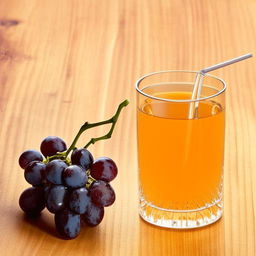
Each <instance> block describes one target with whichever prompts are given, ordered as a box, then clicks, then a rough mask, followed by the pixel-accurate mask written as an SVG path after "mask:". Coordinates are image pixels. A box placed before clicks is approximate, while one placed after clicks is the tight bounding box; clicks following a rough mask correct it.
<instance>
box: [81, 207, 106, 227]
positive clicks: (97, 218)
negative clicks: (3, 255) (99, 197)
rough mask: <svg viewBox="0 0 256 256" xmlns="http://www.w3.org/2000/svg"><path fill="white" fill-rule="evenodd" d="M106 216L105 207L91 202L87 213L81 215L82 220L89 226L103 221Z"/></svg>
mask: <svg viewBox="0 0 256 256" xmlns="http://www.w3.org/2000/svg"><path fill="white" fill-rule="evenodd" d="M103 217H104V207H102V206H97V205H95V204H94V203H92V202H91V203H90V204H89V205H88V207H87V211H86V213H85V214H82V215H81V220H82V221H84V222H85V223H86V224H87V225H88V226H91V227H94V226H97V225H99V224H100V223H101V221H102V219H103Z"/></svg>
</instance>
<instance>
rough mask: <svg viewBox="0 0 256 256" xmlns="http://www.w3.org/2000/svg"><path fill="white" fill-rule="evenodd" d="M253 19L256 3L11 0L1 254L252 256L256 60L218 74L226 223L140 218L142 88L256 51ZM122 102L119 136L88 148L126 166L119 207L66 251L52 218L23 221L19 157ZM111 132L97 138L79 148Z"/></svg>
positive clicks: (2, 36)
mask: <svg viewBox="0 0 256 256" xmlns="http://www.w3.org/2000/svg"><path fill="white" fill-rule="evenodd" d="M255 13H256V2H255V1H254V0H232V1H229V0H214V1H213V0H205V1H202V0H184V1H180V0H126V1H118V0H108V1H103V0H101V1H100V0H74V1H68V0H54V1H51V0H44V1H40V0H2V1H1V2H0V86H1V87H0V88H1V96H0V111H1V115H0V124H1V126H0V138H1V140H0V141H1V145H0V152H1V155H0V157H1V160H0V163H1V175H0V192H1V193H0V207H1V213H0V214H1V218H0V254H1V255H3V256H6V255H15V256H16V255H29V256H30V255H55V256H56V255H90V256H93V255H97V256H100V255H114V256H119V255H122V256H124V255H129V256H136V255H147V256H148V255H154V256H158V255H175V256H183V255H193V256H195V255H202V256H207V255H214V256H216V255H226V256H230V255H232V256H234V255H239V256H253V255H255V254H256V241H255V239H256V236H255V229H256V224H255V209H256V208H255V205H256V172H255V168H256V146H255V145H256V98H255V96H256V85H255V84H256V77H255V68H256V65H255V59H250V60H247V61H244V62H242V63H240V64H236V65H233V66H232V67H231V66H230V67H227V68H223V69H221V70H219V71H216V72H213V73H214V74H216V75H218V76H220V77H222V78H223V79H225V80H226V81H227V83H228V91H227V127H226V153H225V214H224V217H223V218H222V219H221V220H220V221H219V222H217V223H215V224H213V225H211V226H209V227H205V228H201V229H197V230H189V231H186V230H184V231H176V230H168V229H161V228H157V227H154V226H151V225H149V224H147V223H145V222H144V221H142V220H141V219H140V218H139V216H138V211H137V193H138V189H137V186H138V180H137V163H136V161H137V160H136V119H135V90H134V82H135V80H136V79H137V78H138V77H140V76H141V75H142V74H145V73H148V72H152V71H156V70H164V69H192V70H198V69H200V68H202V67H205V66H208V65H212V64H214V63H217V62H219V61H223V60H226V59H229V58H232V57H235V56H238V55H241V54H244V53H247V52H255V50H256V16H255ZM125 98H128V99H130V102H131V103H130V105H129V107H128V108H126V109H125V110H124V112H123V113H122V115H121V118H120V120H119V122H118V124H117V127H116V130H115V131H114V134H113V138H112V139H111V140H110V141H102V142H98V143H97V144H95V145H94V146H91V148H90V149H91V151H92V153H93V154H94V156H96V157H97V156H103V155H106V156H109V157H111V158H113V159H114V160H115V161H116V162H117V164H118V166H119V175H118V178H117V179H116V180H115V181H114V182H113V186H114V188H115V190H116V193H117V200H116V202H115V204H114V206H113V207H110V208H107V209H106V215H105V218H104V220H103V222H102V223H101V224H100V226H98V227H96V228H87V229H86V228H85V229H84V230H83V231H82V232H81V234H80V236H79V237H78V238H77V239H75V240H71V241H64V240H61V239H59V238H58V237H56V231H55V229H54V223H53V216H52V215H50V214H48V213H47V212H46V211H45V212H44V213H43V214H42V216H41V218H40V219H38V220H28V219H26V218H25V217H24V215H23V214H22V212H21V210H20V209H19V206H18V198H19V195H20V193H21V192H22V191H23V190H24V189H25V188H26V187H28V184H26V182H25V180H24V178H23V171H22V170H21V169H20V168H19V166H18V164H17V159H18V157H19V155H20V153H21V152H22V151H24V150H25V149H28V148H39V145H40V142H41V140H42V139H43V138H44V137H46V136H48V135H58V136H60V137H62V138H64V139H65V140H66V141H67V142H68V143H70V142H71V141H72V138H73V137H74V135H75V134H76V132H77V130H78V128H79V127H80V125H81V124H82V123H83V122H84V121H86V120H89V121H92V122H94V121H98V120H104V119H106V118H108V117H110V116H111V115H112V114H113V113H114V111H115V109H116V107H117V105H118V104H119V102H121V101H122V100H124V99H125ZM106 130H107V127H100V128H98V129H95V131H92V132H89V133H88V135H87V136H83V139H82V140H81V141H82V142H80V143H81V145H80V146H82V145H83V144H84V142H86V141H87V140H88V139H89V138H90V137H92V136H95V135H102V134H104V132H105V131H106Z"/></svg>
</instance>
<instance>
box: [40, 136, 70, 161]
mask: <svg viewBox="0 0 256 256" xmlns="http://www.w3.org/2000/svg"><path fill="white" fill-rule="evenodd" d="M40 149H41V152H42V153H43V155H44V156H45V157H47V156H53V155H55V154H56V153H57V152H63V151H65V150H66V149H67V146H66V143H65V142H64V140H62V139H61V138H59V137H56V136H48V137H46V138H45V139H44V140H43V141H42V143H41V146H40Z"/></svg>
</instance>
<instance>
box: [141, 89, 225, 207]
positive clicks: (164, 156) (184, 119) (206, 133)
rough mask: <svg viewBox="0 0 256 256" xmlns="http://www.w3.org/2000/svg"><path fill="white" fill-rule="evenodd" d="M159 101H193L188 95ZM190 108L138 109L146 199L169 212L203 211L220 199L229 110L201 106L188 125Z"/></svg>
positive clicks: (153, 104)
mask: <svg viewBox="0 0 256 256" xmlns="http://www.w3.org/2000/svg"><path fill="white" fill-rule="evenodd" d="M154 96H157V97H159V98H167V99H176V100H177V99H191V93H189V92H165V93H157V94H155V95H154ZM188 113H189V103H187V102H186V103H182V102H177V103H176V102H165V101H159V100H154V99H146V100H145V101H144V102H143V103H142V104H140V105H139V107H138V111H137V115H138V160H139V178H140V189H141V194H142V196H143V198H144V199H145V200H146V201H147V202H149V203H152V204H153V205H155V206H157V207H160V208H166V209H177V210H187V209H198V208H200V207H204V206H206V205H209V204H211V203H214V202H216V201H217V200H218V199H219V198H220V197H221V195H220V191H221V184H222V172H223V170H222V168H223V151H224V114H225V113H224V109H223V108H222V107H221V106H220V105H219V104H217V103H215V102H213V101H210V100H208V101H201V102H200V103H199V107H198V116H197V118H194V119H190V120H189V119H188Z"/></svg>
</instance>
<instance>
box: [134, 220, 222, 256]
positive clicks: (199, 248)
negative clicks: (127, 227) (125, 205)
mask: <svg viewBox="0 0 256 256" xmlns="http://www.w3.org/2000/svg"><path fill="white" fill-rule="evenodd" d="M148 245H150V246H148ZM139 247H140V255H182V256H187V255H189V256H191V255H193V256H197V255H218V256H219V255H224V254H225V245H224V218H222V219H220V220H219V221H217V222H216V223H213V224H211V225H209V226H206V227H202V228H197V229H184V230H176V229H167V228H161V227H157V226H154V225H151V224H149V223H147V222H145V221H144V220H142V219H140V246H139Z"/></svg>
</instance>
